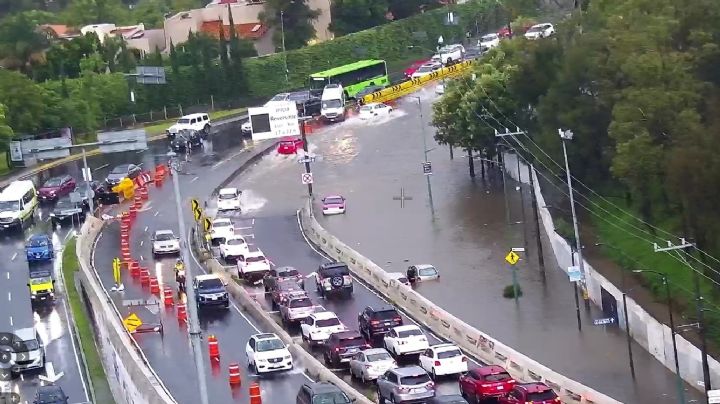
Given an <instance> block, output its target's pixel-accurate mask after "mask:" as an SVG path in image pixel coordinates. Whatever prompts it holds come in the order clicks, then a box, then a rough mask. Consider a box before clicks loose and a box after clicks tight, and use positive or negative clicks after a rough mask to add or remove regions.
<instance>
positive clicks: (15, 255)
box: [8, 252, 18, 276]
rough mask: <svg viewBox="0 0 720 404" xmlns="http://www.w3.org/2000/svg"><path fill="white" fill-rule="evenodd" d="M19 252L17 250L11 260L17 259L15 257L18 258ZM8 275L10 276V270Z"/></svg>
mask: <svg viewBox="0 0 720 404" xmlns="http://www.w3.org/2000/svg"><path fill="white" fill-rule="evenodd" d="M17 255H18V253H17V252H16V253H15V254H13V256H12V258H10V261H15V258H17ZM8 276H10V272H8Z"/></svg>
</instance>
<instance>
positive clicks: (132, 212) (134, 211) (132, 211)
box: [129, 203, 137, 220]
mask: <svg viewBox="0 0 720 404" xmlns="http://www.w3.org/2000/svg"><path fill="white" fill-rule="evenodd" d="M129 212H130V220H135V216H137V208H136V207H135V204H134V203H133V204H132V205H130V210H129Z"/></svg>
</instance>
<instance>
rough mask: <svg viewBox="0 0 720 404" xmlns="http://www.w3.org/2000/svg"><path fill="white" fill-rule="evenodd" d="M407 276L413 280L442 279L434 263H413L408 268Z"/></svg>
mask: <svg viewBox="0 0 720 404" xmlns="http://www.w3.org/2000/svg"><path fill="white" fill-rule="evenodd" d="M407 277H408V279H410V280H411V281H415V282H424V281H434V280H437V279H440V271H438V269H437V268H435V267H434V266H432V265H429V264H420V265H413V266H411V267H409V268H408V270H407Z"/></svg>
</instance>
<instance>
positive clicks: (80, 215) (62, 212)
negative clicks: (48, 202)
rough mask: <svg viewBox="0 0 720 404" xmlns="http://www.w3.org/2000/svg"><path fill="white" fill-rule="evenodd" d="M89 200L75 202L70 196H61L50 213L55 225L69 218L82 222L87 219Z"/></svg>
mask: <svg viewBox="0 0 720 404" xmlns="http://www.w3.org/2000/svg"><path fill="white" fill-rule="evenodd" d="M89 209H90V207H89V206H88V202H87V201H85V200H82V199H81V201H80V202H73V201H72V199H70V197H69V196H65V197H62V198H60V200H58V201H57V203H56V204H55V207H54V208H53V210H52V213H50V218H51V219H52V224H53V226H57V225H58V224H59V223H62V222H64V221H66V220H68V219H70V220H73V221H75V222H76V223H80V222H82V221H84V220H85V211H87V210H89Z"/></svg>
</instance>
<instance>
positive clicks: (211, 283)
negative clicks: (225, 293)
mask: <svg viewBox="0 0 720 404" xmlns="http://www.w3.org/2000/svg"><path fill="white" fill-rule="evenodd" d="M222 286H223V284H222V281H220V279H206V280H204V281H202V282H200V285H199V288H200V289H218V288H221V287H222Z"/></svg>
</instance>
